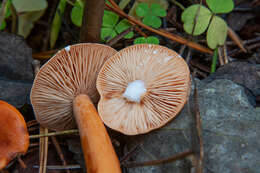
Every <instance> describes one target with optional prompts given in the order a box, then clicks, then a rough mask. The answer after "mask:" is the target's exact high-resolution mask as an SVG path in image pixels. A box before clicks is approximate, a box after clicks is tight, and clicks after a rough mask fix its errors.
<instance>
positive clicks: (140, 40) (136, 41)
mask: <svg viewBox="0 0 260 173" xmlns="http://www.w3.org/2000/svg"><path fill="white" fill-rule="evenodd" d="M144 43H146V38H144V37H137V38H136V39H135V40H134V44H144Z"/></svg>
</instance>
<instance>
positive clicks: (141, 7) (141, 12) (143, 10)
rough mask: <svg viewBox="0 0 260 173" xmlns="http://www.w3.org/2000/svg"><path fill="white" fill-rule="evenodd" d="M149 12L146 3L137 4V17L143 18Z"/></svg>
mask: <svg viewBox="0 0 260 173" xmlns="http://www.w3.org/2000/svg"><path fill="white" fill-rule="evenodd" d="M148 12H149V7H148V4H147V3H139V4H138V5H137V7H136V14H137V16H139V17H144V16H146V15H147V13H148Z"/></svg>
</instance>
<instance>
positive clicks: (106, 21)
mask: <svg viewBox="0 0 260 173" xmlns="http://www.w3.org/2000/svg"><path fill="white" fill-rule="evenodd" d="M118 19H119V16H118V15H117V14H116V13H113V12H111V11H108V10H105V11H104V16H103V26H104V27H109V28H113V27H114V26H115V25H116V24H117V22H118Z"/></svg>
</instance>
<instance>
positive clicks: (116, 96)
mask: <svg viewBox="0 0 260 173" xmlns="http://www.w3.org/2000/svg"><path fill="white" fill-rule="evenodd" d="M97 89H98V91H99V93H100V95H101V99H100V102H99V104H98V111H99V115H100V116H101V118H102V120H103V122H104V123H105V124H106V125H107V126H109V127H110V128H112V129H114V130H117V131H120V132H122V133H124V134H127V135H136V134H143V133H147V132H149V131H151V130H154V129H157V128H159V127H161V126H163V125H165V124H166V123H167V122H168V121H170V120H171V119H173V118H174V117H175V116H176V115H177V114H178V112H180V110H181V109H182V107H183V106H184V104H185V103H186V100H187V98H188V96H189V90H190V71H189V67H188V65H187V64H186V62H185V61H184V59H183V58H182V57H180V56H179V55H178V54H177V53H176V52H175V51H173V50H171V49H168V48H166V47H163V46H159V45H151V44H140V45H134V46H129V47H127V48H125V49H123V50H121V51H119V52H118V53H117V54H115V55H114V56H112V57H111V58H109V60H108V61H107V62H106V63H105V64H104V66H103V67H102V69H101V70H100V73H99V75H98V79H97Z"/></svg>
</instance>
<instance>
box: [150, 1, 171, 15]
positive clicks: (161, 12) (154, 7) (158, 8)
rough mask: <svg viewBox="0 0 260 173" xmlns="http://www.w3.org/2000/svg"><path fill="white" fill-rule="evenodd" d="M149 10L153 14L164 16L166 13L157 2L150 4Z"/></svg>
mask: <svg viewBox="0 0 260 173" xmlns="http://www.w3.org/2000/svg"><path fill="white" fill-rule="evenodd" d="M150 10H151V12H152V13H153V14H154V15H155V16H159V17H165V16H166V15H167V13H166V10H165V9H163V8H162V7H161V6H160V5H159V4H151V8H150Z"/></svg>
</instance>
